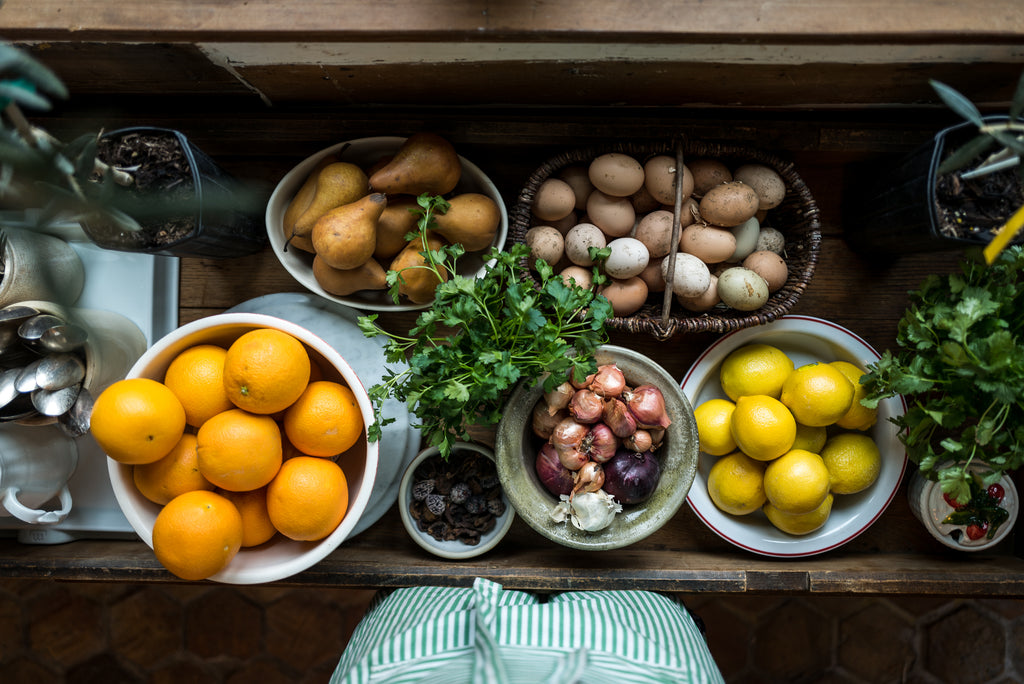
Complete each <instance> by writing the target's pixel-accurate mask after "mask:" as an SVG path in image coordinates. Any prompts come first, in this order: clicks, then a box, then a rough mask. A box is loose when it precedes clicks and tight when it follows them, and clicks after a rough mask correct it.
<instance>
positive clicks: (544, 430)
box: [531, 401, 569, 440]
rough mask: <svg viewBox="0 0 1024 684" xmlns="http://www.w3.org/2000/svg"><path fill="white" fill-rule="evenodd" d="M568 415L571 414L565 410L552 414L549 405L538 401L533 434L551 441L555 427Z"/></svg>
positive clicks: (533, 422) (534, 410)
mask: <svg viewBox="0 0 1024 684" xmlns="http://www.w3.org/2000/svg"><path fill="white" fill-rule="evenodd" d="M568 415H569V412H568V411H566V410H565V409H561V410H559V411H556V412H555V413H551V412H550V410H549V408H548V405H547V404H545V403H544V402H542V401H538V402H537V404H536V406H534V407H533V416H532V423H531V427H532V428H533V434H535V435H537V436H538V437H540V438H541V439H543V440H548V439H551V433H552V432H554V431H555V426H556V425H558V424H559V423H560V422H562V419H563V418H565V417H567V416H568Z"/></svg>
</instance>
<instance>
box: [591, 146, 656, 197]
mask: <svg viewBox="0 0 1024 684" xmlns="http://www.w3.org/2000/svg"><path fill="white" fill-rule="evenodd" d="M587 175H588V177H589V178H590V182H591V183H593V184H594V187H595V188H596V189H598V190H600V191H601V192H603V193H604V194H606V195H611V196H612V197H629V196H630V195H632V194H633V193H634V192H636V191H637V190H639V189H640V188H641V187H642V186H643V184H644V167H643V166H641V165H640V162H638V161H637V160H636V159H634V158H633V157H631V156H629V155H628V154H622V153H620V152H609V153H607V154H602V155H601V156H599V157H596V158H595V159H594V160H593V161H592V162H590V166H589V167H588V169H587Z"/></svg>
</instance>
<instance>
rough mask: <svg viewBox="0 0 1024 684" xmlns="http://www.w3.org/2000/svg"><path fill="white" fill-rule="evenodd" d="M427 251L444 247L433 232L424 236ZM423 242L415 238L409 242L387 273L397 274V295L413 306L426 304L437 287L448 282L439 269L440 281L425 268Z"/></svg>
mask: <svg viewBox="0 0 1024 684" xmlns="http://www.w3.org/2000/svg"><path fill="white" fill-rule="evenodd" d="M426 239H427V249H429V250H430V251H431V252H433V251H436V250H438V249H441V247H443V246H444V245H445V241H444V239H443V238H442V237H441V236H440V235H438V234H436V233H435V232H433V231H430V230H428V231H427V234H426ZM423 251H424V249H423V242H422V241H421V240H420V239H419V238H416V239H415V240H411V241H410V242H409V243H408V244H406V245H405V247H403V248H402V251H401V252H399V253H398V256H396V257H395V258H394V260H393V261H392V262H391V265H390V266H389V267H388V270H389V271H395V272H396V273H398V294H400V295H404V296H405V297H407V298H408V299H409V301H410V302H412V303H413V304H427V303H429V302H431V301H433V299H434V291H435V290H437V286H438V285H440V284H441V283H443V282H446V281H447V280H448V272H447V271H445V270H444V269H443V268H439V270H440V273H441V279H440V280H438V277H437V275H436V274H435V273H434V271H432V270H431V269H430V268H425V265H426V263H427V260H426V259H425V258H424V257H423V255H422V254H421V252H423Z"/></svg>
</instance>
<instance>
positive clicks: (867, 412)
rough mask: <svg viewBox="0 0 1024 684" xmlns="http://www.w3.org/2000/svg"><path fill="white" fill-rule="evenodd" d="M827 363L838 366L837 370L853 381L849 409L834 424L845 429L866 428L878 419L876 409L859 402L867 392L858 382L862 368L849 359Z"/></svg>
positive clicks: (862, 371)
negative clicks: (851, 401)
mask: <svg viewBox="0 0 1024 684" xmlns="http://www.w3.org/2000/svg"><path fill="white" fill-rule="evenodd" d="M829 365H831V366H834V367H836V368H838V369H839V372H840V373H842V374H843V375H845V376H846V379H847V380H849V381H850V382H851V383H853V403H852V404H851V405H850V410H849V411H847V412H846V413H845V414H844V415H843V417H842V418H840V419H839V420H837V421H836V425H838V426H839V427H841V428H846V429H847V430H867V429H868V428H870V427H871V426H872V425H874V424H875V423H876V422H877V421H878V409H869V408H868V407H866V406H863V405H861V403H860V400H861V399H863V398H864V397H866V396H867V394H868V390H867V388H866V387H864V385H862V384H860V378H861V376H862V375H864V370H863V369H861V368H858V367H857V366H855V365H854V364H852V363H850V362H849V361H833V362H832V363H831V364H829Z"/></svg>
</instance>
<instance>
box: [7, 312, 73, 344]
mask: <svg viewBox="0 0 1024 684" xmlns="http://www.w3.org/2000/svg"><path fill="white" fill-rule="evenodd" d="M58 325H64V320H63V319H61V318H58V317H57V316H54V315H52V314H38V315H36V316H33V317H32V318H29V319H28V320H26V321H25V322H24V323H22V324H21V325H20V326H18V337H20V338H21V339H22V340H24V341H25V342H35V341H37V340H38V339H39V338H40V337H42V335H43V333H45V332H46V331H47V330H49V329H50V328H54V327H56V326H58Z"/></svg>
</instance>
